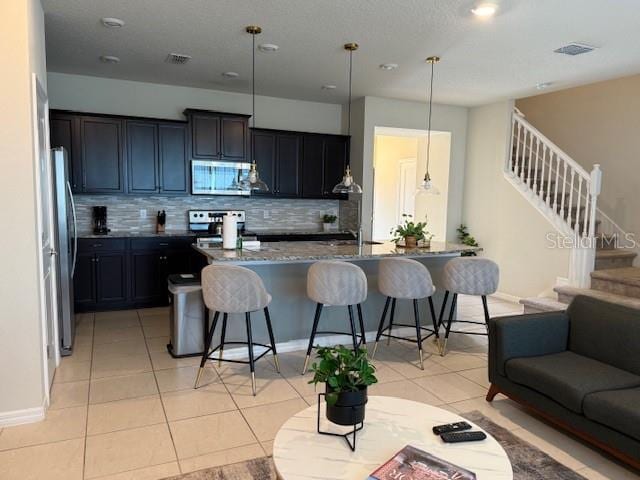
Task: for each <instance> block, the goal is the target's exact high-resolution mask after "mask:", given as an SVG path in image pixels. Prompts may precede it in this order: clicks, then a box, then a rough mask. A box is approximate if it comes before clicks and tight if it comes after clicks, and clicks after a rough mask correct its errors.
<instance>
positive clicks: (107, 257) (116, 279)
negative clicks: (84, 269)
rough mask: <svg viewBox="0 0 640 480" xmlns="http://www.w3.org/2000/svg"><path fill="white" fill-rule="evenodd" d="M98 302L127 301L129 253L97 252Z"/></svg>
mask: <svg viewBox="0 0 640 480" xmlns="http://www.w3.org/2000/svg"><path fill="white" fill-rule="evenodd" d="M95 262H96V276H95V277H96V284H97V287H98V288H97V295H96V301H97V303H98V304H110V303H124V302H126V301H127V296H128V295H127V293H128V290H127V274H126V273H127V255H126V253H125V252H113V253H99V254H96V258H95Z"/></svg>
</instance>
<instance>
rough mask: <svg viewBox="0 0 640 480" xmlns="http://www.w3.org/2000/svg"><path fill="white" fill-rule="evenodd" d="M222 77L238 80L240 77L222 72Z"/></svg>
mask: <svg viewBox="0 0 640 480" xmlns="http://www.w3.org/2000/svg"><path fill="white" fill-rule="evenodd" d="M222 76H223V77H224V78H229V79H233V78H238V77H239V76H240V75H239V74H238V73H236V72H224V73H223V74H222Z"/></svg>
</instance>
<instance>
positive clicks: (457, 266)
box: [442, 257, 500, 295]
mask: <svg viewBox="0 0 640 480" xmlns="http://www.w3.org/2000/svg"><path fill="white" fill-rule="evenodd" d="M499 280H500V270H499V268H498V265H497V264H496V263H495V262H494V261H492V260H489V259H488V258H478V257H458V258H454V259H451V260H449V261H448V262H447V264H446V265H445V266H444V272H443V275H442V283H443V286H444V288H445V290H449V291H450V292H453V293H461V294H464V295H491V294H492V293H495V292H496V290H497V289H498V281H499Z"/></svg>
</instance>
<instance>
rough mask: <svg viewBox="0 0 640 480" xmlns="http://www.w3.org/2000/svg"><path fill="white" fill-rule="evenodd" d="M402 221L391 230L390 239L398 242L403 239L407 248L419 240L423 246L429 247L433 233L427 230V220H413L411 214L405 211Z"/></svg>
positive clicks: (416, 243) (415, 245) (412, 246)
mask: <svg viewBox="0 0 640 480" xmlns="http://www.w3.org/2000/svg"><path fill="white" fill-rule="evenodd" d="M402 218H403V219H404V222H403V223H402V224H400V225H398V226H397V227H396V228H395V229H392V230H391V235H393V236H394V237H393V238H392V240H393V241H394V242H396V243H398V242H399V241H400V240H404V246H405V247H407V248H415V247H417V246H418V242H419V241H421V240H422V241H423V242H424V243H423V246H425V247H429V246H430V245H431V239H432V238H433V234H431V233H429V232H428V231H427V229H426V228H427V222H426V221H424V222H414V221H413V216H412V215H409V214H407V213H403V214H402Z"/></svg>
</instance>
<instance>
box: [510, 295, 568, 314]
mask: <svg viewBox="0 0 640 480" xmlns="http://www.w3.org/2000/svg"><path fill="white" fill-rule="evenodd" d="M520 303H521V304H522V305H524V313H541V312H559V311H564V310H566V308H567V306H568V305H567V304H566V303H562V302H559V301H557V300H554V299H553V298H546V297H531V298H522V299H520Z"/></svg>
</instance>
